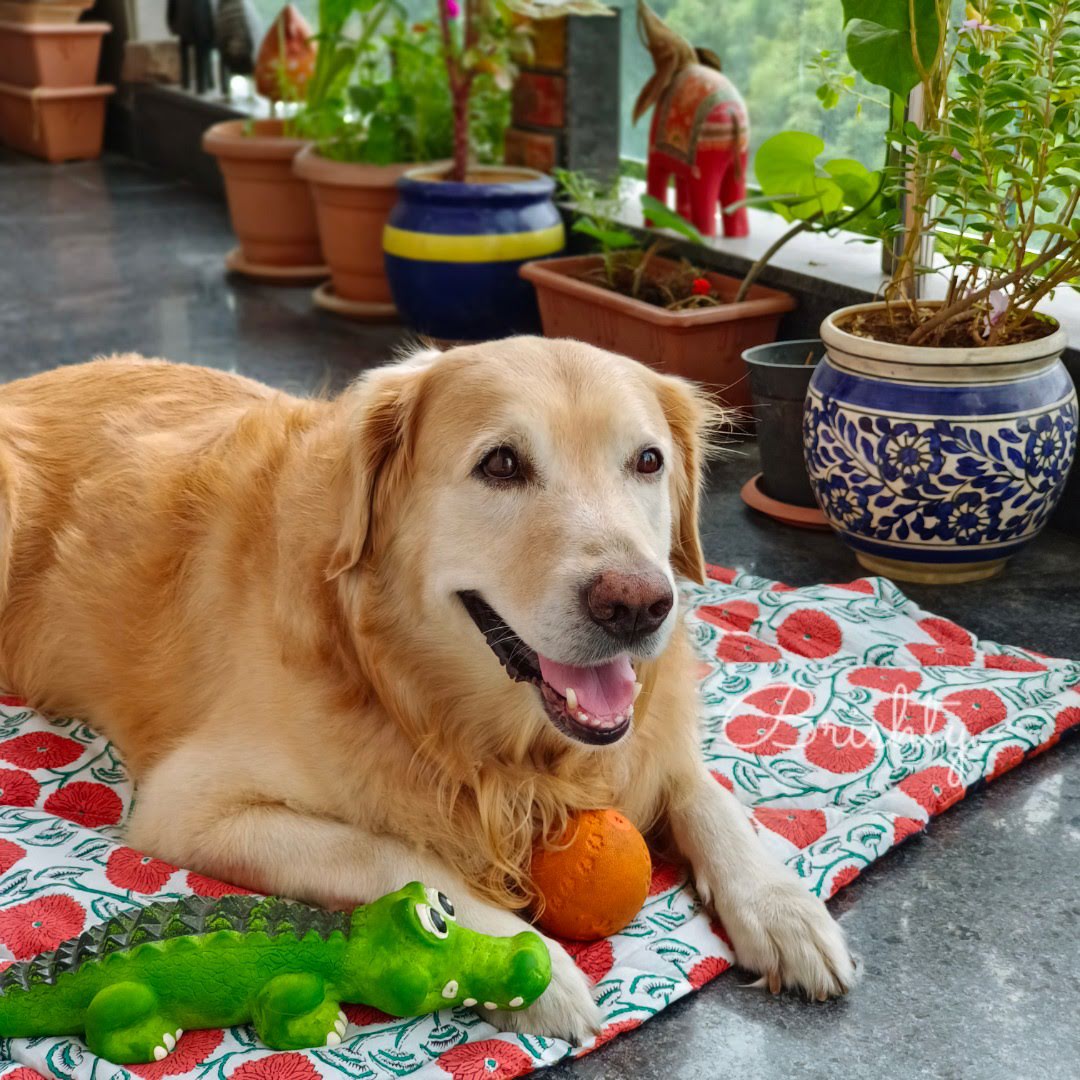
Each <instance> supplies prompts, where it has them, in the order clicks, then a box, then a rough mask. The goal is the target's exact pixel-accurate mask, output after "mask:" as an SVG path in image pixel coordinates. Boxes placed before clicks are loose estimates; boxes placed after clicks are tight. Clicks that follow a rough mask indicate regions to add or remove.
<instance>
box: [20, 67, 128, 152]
mask: <svg viewBox="0 0 1080 1080" xmlns="http://www.w3.org/2000/svg"><path fill="white" fill-rule="evenodd" d="M113 89H114V88H113V87H111V86H81V87H75V88H73V89H55V88H52V87H37V88H36V89H32V90H28V89H27V88H26V87H24V86H9V85H8V84H7V83H0V142H2V143H6V144H7V145H8V146H10V147H11V148H12V149H13V150H21V151H22V152H23V153H24V154H30V155H32V156H33V157H39V158H44V159H45V160H46V161H54V162H55V161H71V160H74V159H80V158H82V159H85V158H96V157H100V156H101V140H102V136H103V135H104V133H105V99H106V98H107V97H108V96H109V95H110V94H111V93H113Z"/></svg>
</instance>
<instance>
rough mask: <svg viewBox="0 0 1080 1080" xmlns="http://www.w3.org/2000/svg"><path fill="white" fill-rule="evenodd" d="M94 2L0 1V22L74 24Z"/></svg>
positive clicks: (77, 0)
mask: <svg viewBox="0 0 1080 1080" xmlns="http://www.w3.org/2000/svg"><path fill="white" fill-rule="evenodd" d="M93 6H94V0H0V21H3V22H18V23H74V22H78V21H79V16H80V15H82V13H83V12H84V11H87V10H89V9H90V8H92V7H93Z"/></svg>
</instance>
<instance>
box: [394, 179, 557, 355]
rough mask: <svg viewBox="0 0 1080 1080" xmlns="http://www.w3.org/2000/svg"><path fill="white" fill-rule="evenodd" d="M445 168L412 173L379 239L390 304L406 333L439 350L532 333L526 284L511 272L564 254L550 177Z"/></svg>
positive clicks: (535, 318) (531, 297)
mask: <svg viewBox="0 0 1080 1080" xmlns="http://www.w3.org/2000/svg"><path fill="white" fill-rule="evenodd" d="M445 168H446V167H445V166H427V167H424V168H419V169H413V170H411V171H410V172H408V173H406V174H405V176H403V177H402V178H401V179H400V180H399V181H398V202H397V205H396V206H395V207H394V209H393V210H392V211H391V213H390V218H389V221H388V222H387V225H386V228H385V229H384V231H383V252H384V254H385V261H386V277H387V279H388V280H389V282H390V291H391V292H392V293H393V296H394V304H395V305H396V306H397V309H398V311H399V312H400V313H401V316H402V318H403V319H404V321H405V322H406V323H408V324H409V326H411V327H412V328H413V329H414V330H416V331H417V332H419V333H421V334H426V335H428V336H430V337H434V338H441V339H443V340H445V341H482V340H486V339H490V338H500V337H507V336H508V335H510V334H522V333H535V332H537V331H538V330H539V327H540V318H539V314H538V311H537V307H536V295H535V293H534V291H533V287H532V285H531V284H530V283H529V282H528V281H524V280H522V279H521V278H520V277H519V276H518V267H520V266H521V264H522V263H524V262H528V261H529V259H535V258H538V257H539V256H541V255H554V254H556V253H557V252H559V251H561V250H562V249H563V245H564V244H565V240H566V237H565V234H564V231H563V225H562V219H561V218H560V216H559V212H558V210H556V209H555V204H554V202H553V201H552V194H553V193H554V191H555V184H554V182H553V181H552V179H551V178H550V177H549V176H544V175H543V173H538V172H534V171H533V170H532V169H517V168H510V167H507V166H502V165H496V166H490V167H477V168H473V169H472V170H471V171H470V174H469V175H470V178H471V179H470V181H469V182H467V183H459V182H456V181H450V180H443V179H441V176H442V175H443V173H444V172H445Z"/></svg>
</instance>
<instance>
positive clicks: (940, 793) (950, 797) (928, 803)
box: [898, 765, 964, 817]
mask: <svg viewBox="0 0 1080 1080" xmlns="http://www.w3.org/2000/svg"><path fill="white" fill-rule="evenodd" d="M898 786H899V788H900V790H901V791H902V792H904V794H905V795H909V796H910V797H911V798H912V799H914V800H915V801H916V802H917V803H918V804H919V805H920V806H921V807H922V808H923V809H924V810H925V811H926V812H927V813H928V814H929V815H930V816H931V817H933V816H934V815H935V814H940V813H941V812H942V811H943V810H948V809H949V807H950V806H952V805H953V804H954V803H958V802H959V801H960V800H961V799H962V798H963V797H964V785H963V784H962V783H961V782H960V778H959V777H958V776H957V775H956V773H955V772H953V770H952V769H950V768H949V767H948V766H945V765H935V766H933V768H930V769H923V770H922V772H917V773H912V774H911V776H906V777H904V779H903V780H901V781H900V783H899V785H898Z"/></svg>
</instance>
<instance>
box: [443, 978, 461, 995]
mask: <svg viewBox="0 0 1080 1080" xmlns="http://www.w3.org/2000/svg"><path fill="white" fill-rule="evenodd" d="M457 994H458V981H457V979H451V980H450V981H449V982H448V983H447V984H446V985H445V986H444V987H443V988H442V996H443V997H444V998H446V999H447V1000H449V999H450V998H456V997H457Z"/></svg>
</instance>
